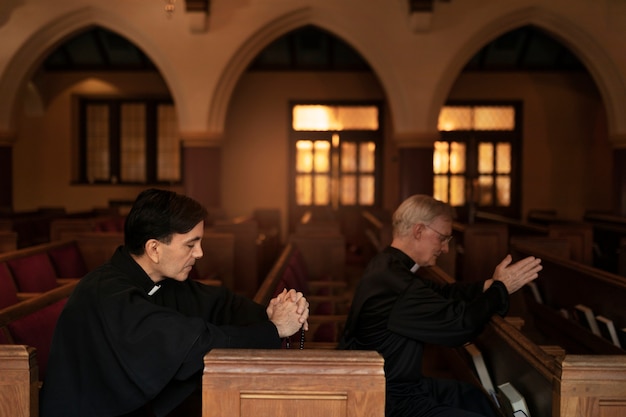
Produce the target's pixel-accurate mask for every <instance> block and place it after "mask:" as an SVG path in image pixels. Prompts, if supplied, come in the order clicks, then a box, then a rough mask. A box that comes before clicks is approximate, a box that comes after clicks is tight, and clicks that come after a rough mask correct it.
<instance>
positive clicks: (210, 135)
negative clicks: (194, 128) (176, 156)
mask: <svg viewBox="0 0 626 417" xmlns="http://www.w3.org/2000/svg"><path fill="white" fill-rule="evenodd" d="M179 135H180V141H181V143H182V145H183V148H219V147H221V146H222V143H223V142H224V134H223V133H215V132H180V134H179Z"/></svg>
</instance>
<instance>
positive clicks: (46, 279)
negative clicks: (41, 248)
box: [7, 252, 57, 292]
mask: <svg viewBox="0 0 626 417" xmlns="http://www.w3.org/2000/svg"><path fill="white" fill-rule="evenodd" d="M7 264H8V265H9V269H10V270H11V273H13V277H14V278H15V282H16V284H17V288H18V290H20V291H21V292H45V291H49V290H51V289H53V288H56V286H57V281H56V279H57V275H56V272H55V270H54V267H53V266H52V262H51V261H50V258H49V257H48V254H47V253H45V252H41V253H35V254H33V255H28V256H24V257H22V258H17V259H10V260H8V261H7Z"/></svg>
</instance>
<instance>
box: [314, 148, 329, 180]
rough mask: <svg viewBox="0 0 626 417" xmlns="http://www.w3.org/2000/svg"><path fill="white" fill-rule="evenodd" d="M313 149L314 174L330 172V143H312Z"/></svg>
mask: <svg viewBox="0 0 626 417" xmlns="http://www.w3.org/2000/svg"><path fill="white" fill-rule="evenodd" d="M314 149H315V158H314V159H313V161H314V165H313V169H314V170H315V172H328V171H329V170H330V143H329V142H327V141H322V140H317V141H315V143H314Z"/></svg>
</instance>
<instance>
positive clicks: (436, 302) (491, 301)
mask: <svg viewBox="0 0 626 417" xmlns="http://www.w3.org/2000/svg"><path fill="white" fill-rule="evenodd" d="M507 310H508V294H507V292H506V288H505V287H504V285H503V284H502V283H500V282H494V284H493V285H491V287H489V289H488V290H487V291H485V292H481V293H480V294H479V295H478V296H476V297H475V298H474V299H472V300H470V301H465V300H462V299H459V298H452V297H445V296H443V295H442V294H440V293H439V292H437V291H435V290H434V289H433V288H430V286H429V285H428V284H426V283H425V282H423V281H420V280H416V281H415V282H414V283H413V284H412V285H411V286H410V287H409V288H408V289H407V290H406V291H405V292H404V293H403V294H402V295H401V296H400V297H399V298H398V300H397V302H396V303H395V305H394V306H393V308H392V311H391V314H390V317H389V323H388V327H389V330H391V331H393V332H396V333H398V334H401V335H403V336H405V337H409V338H412V339H416V340H420V341H422V342H426V343H434V344H442V345H448V346H458V345H462V344H464V343H466V342H468V341H470V340H471V339H472V338H474V337H475V336H476V335H477V334H479V333H480V332H481V331H482V329H483V328H484V326H485V324H487V323H488V322H489V320H490V319H491V317H492V316H493V315H494V314H504V313H506V311H507Z"/></svg>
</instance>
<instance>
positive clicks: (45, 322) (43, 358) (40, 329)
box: [0, 280, 78, 380]
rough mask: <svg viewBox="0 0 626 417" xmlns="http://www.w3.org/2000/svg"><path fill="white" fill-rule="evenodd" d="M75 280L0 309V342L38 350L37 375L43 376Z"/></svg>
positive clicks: (74, 285)
mask: <svg viewBox="0 0 626 417" xmlns="http://www.w3.org/2000/svg"><path fill="white" fill-rule="evenodd" d="M77 283H78V280H72V281H68V282H67V283H65V284H64V285H61V286H59V287H57V288H54V289H52V290H49V291H46V292H43V293H40V294H37V295H33V296H32V297H29V298H28V299H26V300H23V301H20V302H18V303H16V304H13V305H10V306H8V307H5V308H3V309H1V310H0V345H2V344H9V345H13V344H17V345H27V346H31V347H34V348H36V349H37V361H38V365H39V378H40V380H42V379H43V375H44V373H45V371H46V366H47V363H48V354H49V350H50V346H51V343H52V335H53V334H54V328H55V326H56V322H57V320H58V318H59V315H60V314H61V311H62V309H63V307H64V306H65V303H66V302H67V299H68V298H69V296H70V295H71V293H72V291H74V288H75V287H76V284H77Z"/></svg>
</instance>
